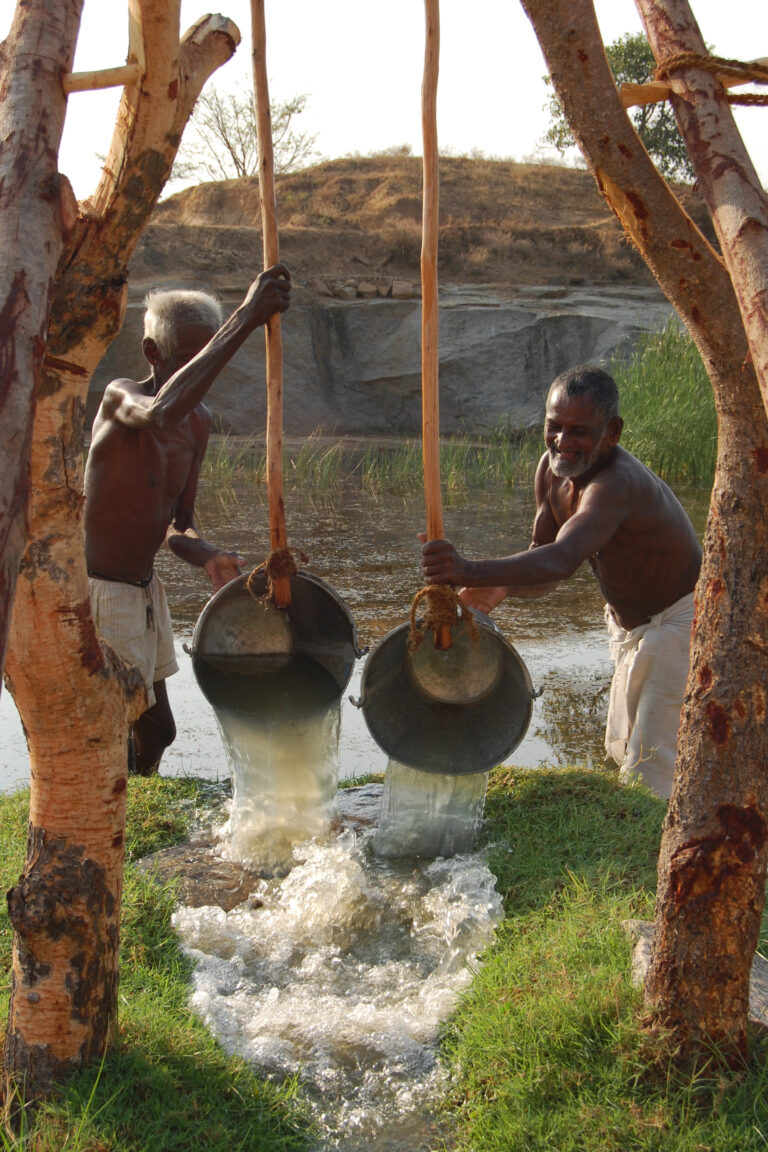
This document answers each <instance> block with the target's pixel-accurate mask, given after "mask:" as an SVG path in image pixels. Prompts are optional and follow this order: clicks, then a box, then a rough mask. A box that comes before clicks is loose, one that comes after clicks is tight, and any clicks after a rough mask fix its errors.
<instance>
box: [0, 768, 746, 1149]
mask: <svg viewBox="0 0 768 1152" xmlns="http://www.w3.org/2000/svg"><path fill="white" fill-rule="evenodd" d="M204 799H205V785H202V784H200V783H195V782H193V781H189V780H186V781H185V780H169V779H157V780H147V781H145V780H134V779H132V780H131V781H130V787H129V822H128V844H129V855H130V856H131V858H132V859H131V860H129V863H128V866H127V871H126V888H125V900H124V913H123V950H122V968H121V984H120V1008H119V1011H120V1021H119V1029H118V1035H117V1037H116V1040H115V1043H114V1044H113V1046H112V1049H111V1050H110V1053H109V1055H108V1056H107V1058H106V1060H105V1061H104V1063H103V1065H102V1066H101V1067H100V1068H99V1067H94V1068H90V1069H87V1070H85V1071H84V1072H82V1073H81V1074H80V1075H78V1076H77V1077H75V1078H74V1079H73V1080H72V1081H71V1082H70V1083H69V1084H67V1085H66V1086H65V1087H64V1088H62V1090H61V1092H60V1094H58V1095H57V1096H56V1097H55V1098H54V1100H52V1101H51V1102H50V1103H49V1104H48V1105H46V1106H45V1108H44V1109H43V1110H42V1111H41V1112H40V1113H39V1114H38V1116H37V1117H36V1118H35V1119H34V1121H32V1122H31V1123H30V1128H29V1131H28V1132H27V1135H26V1139H25V1141H24V1142H23V1143H22V1142H17V1143H15V1144H14V1143H12V1142H10V1141H8V1140H7V1139H6V1143H5V1144H3V1142H2V1138H1V1137H0V1147H5V1148H13V1149H14V1152H21V1149H22V1148H24V1149H25V1150H26V1152H30V1150H31V1152H188V1150H189V1149H192V1148H204V1149H206V1152H208V1150H213V1152H219V1150H221V1152H225V1150H226V1152H236V1150H242V1152H252V1150H255V1149H258V1150H259V1152H294V1150H295V1152H299V1150H307V1149H308V1148H310V1147H311V1146H312V1140H311V1134H310V1130H309V1123H308V1120H307V1114H306V1111H305V1110H304V1108H303V1106H302V1102H301V1097H300V1092H299V1091H298V1090H297V1086H296V1085H295V1084H294V1083H288V1084H286V1085H282V1086H278V1085H275V1084H272V1083H269V1082H264V1081H262V1080H260V1079H259V1078H258V1077H257V1076H255V1075H253V1073H252V1072H251V1071H250V1070H249V1069H248V1067H247V1066H246V1065H245V1064H244V1063H243V1062H242V1061H241V1060H238V1059H231V1058H228V1057H227V1056H226V1055H224V1054H223V1052H222V1051H221V1049H220V1048H219V1046H218V1044H217V1043H216V1042H215V1041H214V1040H213V1039H212V1038H211V1036H210V1035H209V1034H208V1033H207V1031H206V1029H205V1028H204V1027H203V1026H202V1025H201V1024H200V1023H199V1022H198V1021H197V1020H196V1018H195V1017H194V1016H193V1015H192V1014H191V1013H190V1011H189V1008H188V994H189V983H188V979H189V966H188V964H187V962H186V961H185V959H184V958H183V957H182V956H181V954H180V952H179V949H178V946H177V943H176V939H175V936H174V933H173V932H172V930H171V927H170V914H171V910H172V906H173V894H172V892H171V891H170V890H169V889H168V888H162V887H160V886H159V885H157V884H155V883H153V882H152V881H150V880H148V879H147V878H146V877H145V876H144V875H142V874H141V873H140V872H139V871H138V869H136V868H135V866H134V863H133V861H134V860H135V859H136V858H137V857H139V856H140V855H142V854H144V853H146V852H149V851H151V850H154V849H156V848H159V847H162V846H166V845H168V844H171V843H174V842H178V841H179V840H180V839H183V838H184V837H185V835H186V829H187V822H188V820H189V817H190V814H191V812H192V811H193V810H194V808H195V807H196V806H199V805H200V804H201V803H202V802H204ZM26 806H27V794H26V793H25V792H19V793H15V794H13V795H5V796H2V797H0V869H1V870H2V880H3V882H4V884H5V886H6V888H7V887H9V886H10V885H11V884H12V883H13V881H14V880H15V878H16V877H17V875H18V873H19V871H20V868H21V865H22V861H23V854H24V841H25V836H26ZM664 809H665V806H664V804H663V802H661V801H659V800H658V799H656V798H654V797H653V796H651V795H650V794H649V793H648V792H647V791H646V790H645V789H643V788H641V787H637V788H621V787H619V786H618V784H617V782H616V777H615V774H613V773H609V772H601V771H593V772H587V771H584V770H562V771H558V770H536V771H523V770H520V771H516V770H508V769H504V770H498V771H497V772H495V773H493V774H492V777H491V784H490V788H489V794H488V800H487V804H486V825H485V831H484V839H485V842H486V848H487V852H488V859H489V863H490V866H491V868H492V870H493V872H494V874H495V875H496V876H497V878H498V880H497V884H498V888H499V890H500V892H502V894H503V896H504V901H505V918H504V920H503V922H502V924H501V926H500V928H499V931H498V934H497V939H496V942H495V943H494V945H493V947H492V948H491V949H489V951H488V954H487V955H486V956H485V957H484V961H483V965H482V967H481V968H480V970H479V972H478V973H477V975H476V977H475V980H474V981H473V984H472V986H471V988H470V989H469V991H468V993H467V994H466V996H465V997H464V999H463V1001H462V1003H461V1005H460V1007H459V1009H458V1011H457V1013H456V1014H455V1016H454V1017H453V1019H452V1020H451V1021H449V1022H448V1023H447V1025H446V1028H445V1034H444V1037H443V1052H444V1055H445V1058H446V1060H447V1061H448V1064H449V1067H450V1068H451V1069H452V1089H451V1094H450V1097H449V1099H447V1100H446V1101H445V1108H446V1109H447V1110H448V1112H449V1113H450V1116H451V1125H450V1126H451V1128H452V1129H453V1128H454V1127H455V1126H456V1127H457V1128H458V1133H459V1136H458V1141H459V1143H458V1145H456V1148H455V1152H630V1150H647V1152H752V1150H755V1152H756V1150H757V1149H763V1148H764V1147H765V1144H766V1142H767V1140H768V1042H766V1040H765V1039H759V1038H756V1040H755V1046H754V1051H753V1055H752V1058H751V1059H750V1061H749V1062H748V1063H745V1064H744V1066H743V1067H742V1068H741V1069H739V1070H737V1072H736V1073H735V1074H733V1075H728V1076H727V1077H726V1076H724V1075H723V1074H722V1073H720V1072H719V1071H718V1070H717V1068H716V1067H715V1064H714V1063H713V1064H712V1065H711V1066H710V1067H708V1068H707V1067H705V1068H700V1069H699V1070H698V1071H696V1072H695V1073H692V1072H686V1071H685V1070H678V1069H676V1068H675V1067H674V1066H673V1065H672V1064H671V1062H670V1061H669V1058H668V1056H667V1053H666V1049H665V1048H664V1045H663V1044H662V1043H660V1042H659V1041H658V1040H655V1039H654V1038H652V1037H650V1036H649V1035H648V1034H646V1033H645V1032H644V1031H643V1030H642V1028H641V1027H640V1026H639V1024H638V1020H639V1017H640V1007H641V1005H640V994H639V992H638V991H637V990H636V989H634V988H633V987H632V984H631V980H630V971H629V969H630V945H629V942H628V940H627V937H626V935H625V932H624V930H623V928H622V921H623V920H626V919H628V918H634V917H640V918H650V917H651V915H652V907H653V891H654V885H655V878H656V855H657V851H658V844H659V837H660V829H661V822H662V819H663V816H664ZM0 927H1V929H2V931H1V933H0V946H1V947H2V962H3V964H4V965H5V967H6V971H7V968H8V964H9V961H10V932H9V928H8V922H7V918H6V917H5V914H3V918H2V924H1V925H0ZM5 983H6V984H7V980H6V981H5ZM6 995H7V990H6ZM454 1121H455V1122H456V1125H454ZM434 1152H445V1149H443V1148H435V1150H434Z"/></svg>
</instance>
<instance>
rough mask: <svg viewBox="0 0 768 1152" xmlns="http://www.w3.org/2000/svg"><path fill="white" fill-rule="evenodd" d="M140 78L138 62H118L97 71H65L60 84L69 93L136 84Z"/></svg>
mask: <svg viewBox="0 0 768 1152" xmlns="http://www.w3.org/2000/svg"><path fill="white" fill-rule="evenodd" d="M140 78H141V68H140V67H139V65H138V64H119V65H118V66H117V67H115V68H101V69H99V71H98V72H65V73H64V75H63V76H62V78H61V84H62V87H63V89H64V91H65V92H66V93H67V95H69V93H70V92H95V91H97V90H98V89H99V88H117V87H118V85H125V84H136V83H137V82H138V81H139V80H140Z"/></svg>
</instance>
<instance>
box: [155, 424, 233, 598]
mask: <svg viewBox="0 0 768 1152" xmlns="http://www.w3.org/2000/svg"><path fill="white" fill-rule="evenodd" d="M210 427H211V420H210V414H209V413H208V410H207V409H205V408H201V414H200V419H199V421H197V422H196V427H195V435H196V438H197V448H196V451H195V456H194V459H193V461H192V465H191V467H190V469H189V475H188V477H187V482H186V484H185V485H184V490H183V492H182V493H181V496H180V497H179V499H178V501H177V504H176V508H175V510H174V515H173V520H172V521H171V523H170V525H169V527H168V531H167V533H166V537H165V542H166V544H167V545H168V547H169V548H170V550H171V552H173V554H174V556H177V557H178V558H179V560H185V561H186V562H187V564H192V565H194V566H195V567H196V568H205V570H206V572H207V573H208V575H209V576H210V578H211V584H212V585H213V590H214V592H218V590H219V588H223V587H224V585H225V584H228V583H229V581H230V580H234V579H235V578H236V577H237V576H239V575H240V569H241V567H242V566H243V565H244V564H245V557H244V556H241V555H240V554H239V553H237V552H223V551H221V549H219V548H216V547H215V546H214V545H213V544H209V543H208V541H207V540H204V539H203V537H202V536H201V535H200V533H199V532H198V530H197V527H196V525H195V500H196V499H197V484H198V480H199V479H200V469H201V468H202V465H203V459H204V458H205V450H206V448H207V447H208V434H209V432H210Z"/></svg>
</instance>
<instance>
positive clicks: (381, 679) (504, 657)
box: [360, 613, 536, 776]
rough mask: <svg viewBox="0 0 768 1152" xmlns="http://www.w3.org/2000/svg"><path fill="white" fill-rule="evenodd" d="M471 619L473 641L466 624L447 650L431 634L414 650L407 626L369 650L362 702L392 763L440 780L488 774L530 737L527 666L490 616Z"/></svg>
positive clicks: (460, 625) (531, 693)
mask: <svg viewBox="0 0 768 1152" xmlns="http://www.w3.org/2000/svg"><path fill="white" fill-rule="evenodd" d="M474 618H475V625H476V628H477V636H476V639H473V638H472V635H471V633H470V630H469V628H468V625H467V623H466V622H465V621H462V622H460V623H458V624H456V625H454V627H453V628H452V629H451V639H452V642H453V647H452V648H451V649H449V650H448V651H447V652H437V651H436V650H435V648H434V645H433V642H432V638H431V637H429V636H428V637H427V638H426V639H425V640H424V641H423V643H422V644H421V646H420V647H419V648H418V649H417V650H416V651H415V652H414V653H413V654H412V653H410V652H409V650H408V649H409V638H410V625H409V624H401V625H400V627H398V628H395V629H394V630H393V631H392V632H390V633H388V634H387V635H386V636H385V637H384V638H383V640H380V641H379V643H378V644H377V645H376V647H375V648H373V649H372V651H371V653H370V655H369V657H368V659H367V661H366V664H365V668H364V670H363V676H362V682H361V700H360V703H361V707H362V709H363V714H364V716H365V721H366V724H367V725H368V730H369V731H370V733H371V735H372V736H373V738H374V740H375V741H376V743H377V744H378V745H379V747H380V748H381V749H382V750H383V751H384V752H386V753H387V755H388V756H389V757H390V759H392V760H396V761H399V762H400V763H401V764H406V765H408V767H410V768H417V769H419V770H421V771H422V772H435V773H440V774H442V775H456V776H460V775H468V774H470V773H474V772H487V771H489V770H490V769H491V768H493V767H495V766H496V765H497V764H500V763H501V762H502V761H503V760H504V759H505V758H506V757H507V756H508V755H509V754H510V753H511V752H513V751H514V749H515V748H516V747H517V746H518V744H519V743H520V741H521V740H522V739H523V737H524V736H525V733H526V732H527V730H528V725H529V724H530V721H531V713H532V709H533V700H534V698H535V695H536V693H535V692H534V690H533V686H532V684H531V678H530V676H529V674H528V669H527V668H526V666H525V664H524V663H523V661H522V659H521V658H520V656H519V654H518V653H517V651H516V650H515V649H514V647H513V646H512V645H511V644H510V643H509V641H508V640H506V639H505V637H504V636H503V635H502V634H501V632H499V630H498V629H497V628H496V626H495V624H493V622H492V621H491V620H490V619H488V618H487V617H484V618H481V617H480V615H479V614H478V613H475V614H474Z"/></svg>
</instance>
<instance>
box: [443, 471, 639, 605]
mask: <svg viewBox="0 0 768 1152" xmlns="http://www.w3.org/2000/svg"><path fill="white" fill-rule="evenodd" d="M627 511H628V492H627V485H626V483H625V482H624V481H623V480H622V479H621V478H620V477H618V476H617V475H616V474H615V473H611V475H610V476H608V477H606V476H605V475H601V476H598V477H596V478H595V479H594V480H592V481H591V482H590V484H589V485H588V486H587V488H586V489H585V491H584V494H583V496H582V499H581V504H580V506H579V509H578V511H577V512H576V513H574V515H573V516H572V517H571V518H570V519H569V520H567V521H566V522H565V524H563V526H562V527H561V528H560V529H559V530H558V532H557V535H556V537H555V539H554V540H553V541H552V542H547V543H539V542H538V541H537V540H536V539H534V542H533V543H534V547H532V548H530V549H529V550H528V551H527V552H518V553H516V554H515V555H514V556H505V557H502V558H500V559H498V560H467V559H465V558H464V557H463V556H461V555H459V553H458V552H457V551H456V549H455V548H454V546H453V545H452V544H451V543H450V541H448V540H431V541H429V543H427V544H425V545H424V547H423V548H422V566H423V568H424V574H425V576H426V579H427V583H430V584H461V585H467V586H468V587H470V588H498V587H502V586H503V587H506V588H507V589H508V590H509V594H510V595H513V596H515V595H519V594H520V592H521V591H522V594H523V595H525V590H531V589H533V588H535V587H536V586H537V585H547V584H550V585H551V584H556V583H559V581H561V580H566V579H567V578H568V577H569V576H572V575H573V573H574V572H575V571H576V570H577V568H579V567H580V565H581V564H582V563H583V562H584V561H585V560H586V559H587V558H588V557H589V556H594V555H595V554H596V553H598V552H599V551H600V550H601V549H602V548H603V547H605V545H606V544H607V543H608V541H609V540H611V539H612V537H613V536H614V535H615V534H616V531H617V529H618V528H619V526H620V524H621V523H622V521H623V520H624V518H625V516H626V515H627Z"/></svg>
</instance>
